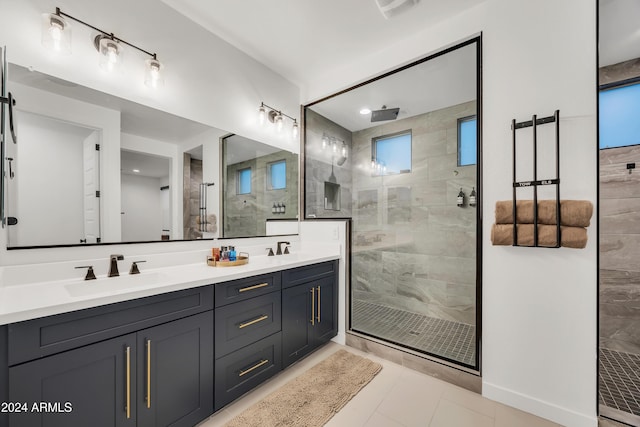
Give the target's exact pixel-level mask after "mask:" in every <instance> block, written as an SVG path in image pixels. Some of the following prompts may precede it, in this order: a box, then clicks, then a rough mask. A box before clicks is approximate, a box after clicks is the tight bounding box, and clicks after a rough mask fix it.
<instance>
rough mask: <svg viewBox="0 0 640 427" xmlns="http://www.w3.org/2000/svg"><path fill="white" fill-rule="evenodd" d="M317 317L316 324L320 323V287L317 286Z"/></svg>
mask: <svg viewBox="0 0 640 427" xmlns="http://www.w3.org/2000/svg"><path fill="white" fill-rule="evenodd" d="M317 289H318V313H317V315H318V317H316V319H317V320H318V323H320V286H318V288H317Z"/></svg>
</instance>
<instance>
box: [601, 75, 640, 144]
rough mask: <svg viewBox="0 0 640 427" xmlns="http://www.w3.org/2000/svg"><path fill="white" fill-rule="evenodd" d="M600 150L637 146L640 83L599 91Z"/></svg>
mask: <svg viewBox="0 0 640 427" xmlns="http://www.w3.org/2000/svg"><path fill="white" fill-rule="evenodd" d="M598 98H599V106H600V148H613V147H625V146H629V145H638V144H639V143H640V140H639V138H638V135H639V134H640V121H638V115H639V114H640V83H636V84H632V85H627V86H618V87H614V88H611V89H605V90H601V91H600V92H599V94H598Z"/></svg>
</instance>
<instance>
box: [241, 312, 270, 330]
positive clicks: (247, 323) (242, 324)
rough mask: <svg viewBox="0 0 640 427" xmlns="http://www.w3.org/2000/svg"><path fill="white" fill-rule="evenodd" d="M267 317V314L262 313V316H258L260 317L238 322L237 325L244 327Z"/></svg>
mask: <svg viewBox="0 0 640 427" xmlns="http://www.w3.org/2000/svg"><path fill="white" fill-rule="evenodd" d="M268 318H269V316H267V315H266V314H264V315H262V316H260V317H258V318H256V319H253V320H249V321H248V322H244V323H240V324H239V325H238V329H243V328H246V327H247V326H251V325H255V324H256V323H258V322H262V321H263V320H267V319H268Z"/></svg>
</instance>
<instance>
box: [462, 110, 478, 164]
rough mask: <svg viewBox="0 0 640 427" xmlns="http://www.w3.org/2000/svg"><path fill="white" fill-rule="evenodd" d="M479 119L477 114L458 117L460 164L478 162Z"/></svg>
mask: <svg viewBox="0 0 640 427" xmlns="http://www.w3.org/2000/svg"><path fill="white" fill-rule="evenodd" d="M477 151H478V121H477V119H476V116H469V117H463V118H461V119H458V166H469V165H475V164H476V161H477V160H476V157H477V156H476V153H477Z"/></svg>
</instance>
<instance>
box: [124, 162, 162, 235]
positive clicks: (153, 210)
mask: <svg viewBox="0 0 640 427" xmlns="http://www.w3.org/2000/svg"><path fill="white" fill-rule="evenodd" d="M121 182H122V193H121V194H122V212H123V214H122V241H123V242H136V241H138V242H140V241H149V240H160V236H161V235H162V220H163V207H162V198H161V196H162V194H161V191H160V187H161V185H162V184H161V180H160V179H159V178H150V177H146V176H134V175H127V174H122V179H121Z"/></svg>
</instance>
